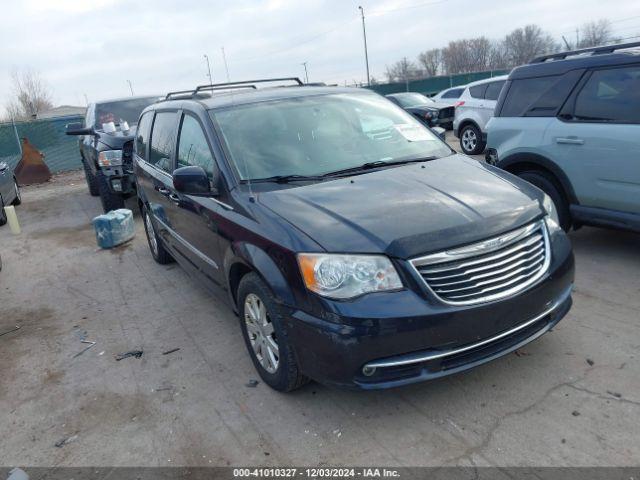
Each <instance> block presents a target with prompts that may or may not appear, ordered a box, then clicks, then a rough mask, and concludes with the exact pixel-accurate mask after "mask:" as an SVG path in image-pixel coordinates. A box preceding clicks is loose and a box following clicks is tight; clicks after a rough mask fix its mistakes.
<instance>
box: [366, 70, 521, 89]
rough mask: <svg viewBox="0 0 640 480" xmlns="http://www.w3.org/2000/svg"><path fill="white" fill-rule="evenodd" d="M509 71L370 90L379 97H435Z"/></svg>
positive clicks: (414, 81)
mask: <svg viewBox="0 0 640 480" xmlns="http://www.w3.org/2000/svg"><path fill="white" fill-rule="evenodd" d="M507 73H509V70H489V71H486V72H474V73H461V74H458V75H444V76H440V77H430V78H422V79H420V80H410V81H408V82H398V83H382V84H378V85H371V86H370V87H367V88H370V89H371V90H373V91H375V92H378V93H379V94H380V95H388V94H390V93H398V92H420V93H423V94H425V95H435V94H436V93H438V92H440V91H442V90H445V89H447V88H450V87H455V86H457V85H466V84H467V83H471V82H475V81H476V80H483V79H485V78H490V77H496V76H498V75H505V74H507Z"/></svg>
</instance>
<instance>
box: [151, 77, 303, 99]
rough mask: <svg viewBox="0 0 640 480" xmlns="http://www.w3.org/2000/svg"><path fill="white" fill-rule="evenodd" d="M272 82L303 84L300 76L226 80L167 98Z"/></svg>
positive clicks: (170, 94) (180, 92) (176, 93)
mask: <svg viewBox="0 0 640 480" xmlns="http://www.w3.org/2000/svg"><path fill="white" fill-rule="evenodd" d="M271 82H295V83H296V85H298V86H302V85H304V83H302V80H300V79H299V78H298V77H283V78H262V79H259V80H246V81H244V82H225V83H212V84H207V85H200V86H198V87H196V88H195V90H179V91H177V92H169V93H167V95H166V97H165V98H164V99H165V100H170V99H171V98H173V97H175V96H177V97H180V96H184V97H190V98H193V97H195V96H197V95H198V94H199V93H200V92H205V91H219V90H236V89H241V88H250V89H253V90H256V89H257V88H258V87H256V85H255V84H256V83H271Z"/></svg>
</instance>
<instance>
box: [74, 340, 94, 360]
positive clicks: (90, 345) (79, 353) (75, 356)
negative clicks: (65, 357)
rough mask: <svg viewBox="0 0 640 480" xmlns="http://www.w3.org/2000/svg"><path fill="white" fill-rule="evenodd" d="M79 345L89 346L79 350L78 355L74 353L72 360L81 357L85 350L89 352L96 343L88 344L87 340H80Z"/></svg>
mask: <svg viewBox="0 0 640 480" xmlns="http://www.w3.org/2000/svg"><path fill="white" fill-rule="evenodd" d="M80 343H86V344H88V345H89V346H88V347H87V348H85V349H84V350H80V351H79V352H78V353H76V354H75V355H74V356H73V358H77V357H79V356H80V355H82V354H83V353H84V352H86V351H87V350H89V349H90V348H91V347H93V346H94V345H95V344H96V342H90V341H89V340H80Z"/></svg>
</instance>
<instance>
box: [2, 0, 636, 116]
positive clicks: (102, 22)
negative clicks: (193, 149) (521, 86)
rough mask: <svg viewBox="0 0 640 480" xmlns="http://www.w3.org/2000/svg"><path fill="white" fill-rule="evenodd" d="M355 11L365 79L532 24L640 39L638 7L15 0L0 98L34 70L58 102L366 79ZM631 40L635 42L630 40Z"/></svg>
mask: <svg viewBox="0 0 640 480" xmlns="http://www.w3.org/2000/svg"><path fill="white" fill-rule="evenodd" d="M358 5H363V7H364V9H365V14H366V17H367V18H366V21H367V37H368V43H369V60H370V66H371V74H372V75H373V76H375V77H376V78H378V79H383V78H384V71H385V65H387V64H389V63H391V62H393V61H395V60H397V59H399V58H401V57H403V56H407V57H409V58H415V56H416V55H417V54H418V53H419V52H421V51H423V50H426V49H429V48H434V47H440V46H443V45H445V44H446V43H447V42H448V41H450V40H455V39H458V38H464V37H472V36H479V35H485V36H487V37H489V38H500V37H502V36H504V34H506V33H508V32H509V31H511V30H512V29H514V28H516V27H519V26H523V25H525V24H527V23H536V24H538V25H540V26H541V27H542V28H543V29H545V30H546V31H548V32H549V33H551V34H552V35H553V36H554V37H556V38H557V40H558V41H560V40H561V38H560V35H562V34H565V35H567V36H568V37H569V38H571V39H574V38H575V29H576V28H577V27H579V26H580V25H581V24H583V23H584V22H586V21H590V20H597V19H599V18H608V19H609V20H611V21H612V22H613V23H612V26H613V29H614V33H615V34H617V35H618V36H620V37H627V36H631V35H640V1H639V0H610V1H603V0H526V1H524V0H487V1H484V2H482V1H479V0H427V1H425V0H378V1H375V0H362V1H358V0H326V1H321V0H297V1H294V0H233V1H218V0H216V1H214V0H180V1H170V0H136V1H135V2H133V1H126V0H92V1H82V0H21V1H12V2H3V5H2V14H1V17H0V102H2V103H4V102H5V101H6V99H7V96H8V92H9V90H10V81H9V75H10V72H11V71H12V70H13V69H23V68H32V69H35V70H37V71H39V72H40V73H41V75H42V77H43V78H44V79H45V80H46V81H47V82H48V84H49V85H50V87H51V89H52V91H53V95H54V103H55V104H73V105H84V104H85V95H86V96H87V97H88V99H89V101H94V100H100V99H104V98H111V97H119V96H125V95H129V86H128V84H127V80H131V82H132V84H133V89H134V92H135V93H136V94H147V93H153V94H155V93H162V92H166V91H167V90H180V89H186V88H191V87H193V86H195V85H200V84H204V83H208V79H207V76H206V72H207V70H206V62H205V59H204V57H203V55H204V54H205V53H206V54H208V55H209V58H210V60H211V67H212V70H213V77H214V82H216V81H225V79H226V74H225V71H224V64H223V61H222V52H221V47H222V46H224V48H225V51H226V55H227V61H228V65H229V74H230V76H231V79H232V80H242V79H251V78H258V77H265V76H267V77H268V76H271V77H274V76H289V75H296V76H300V77H302V76H303V75H304V68H303V67H302V65H301V63H302V62H304V61H307V62H308V68H309V78H310V81H325V82H332V83H333V82H337V83H340V84H342V83H344V82H345V81H348V82H353V81H363V80H364V79H365V77H366V74H365V67H364V56H363V44H362V26H361V23H360V18H359V13H358V9H357V7H358ZM639 40H640V39H639Z"/></svg>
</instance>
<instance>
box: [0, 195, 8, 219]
mask: <svg viewBox="0 0 640 480" xmlns="http://www.w3.org/2000/svg"><path fill="white" fill-rule="evenodd" d="M5 223H7V214H6V213H5V211H4V200H3V199H2V197H1V196H0V225H4V224H5Z"/></svg>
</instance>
